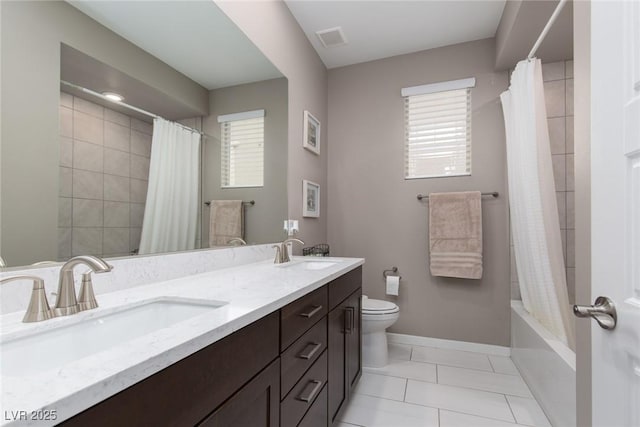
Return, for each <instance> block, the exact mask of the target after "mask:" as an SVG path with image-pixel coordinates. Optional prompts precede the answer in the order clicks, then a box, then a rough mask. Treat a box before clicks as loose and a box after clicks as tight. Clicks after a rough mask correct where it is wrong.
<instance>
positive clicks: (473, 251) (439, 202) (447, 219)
mask: <svg viewBox="0 0 640 427" xmlns="http://www.w3.org/2000/svg"><path fill="white" fill-rule="evenodd" d="M480 197H481V195H480V192H479V191H468V192H460V193H431V194H429V249H430V251H431V274H432V275H434V276H444V277H459V278H463V279H480V278H482V206H481V203H482V202H481V200H480Z"/></svg>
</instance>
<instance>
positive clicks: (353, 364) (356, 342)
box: [345, 291, 362, 394]
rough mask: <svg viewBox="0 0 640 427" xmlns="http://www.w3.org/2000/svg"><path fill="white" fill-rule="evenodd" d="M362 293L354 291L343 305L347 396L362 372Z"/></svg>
mask: <svg viewBox="0 0 640 427" xmlns="http://www.w3.org/2000/svg"><path fill="white" fill-rule="evenodd" d="M361 302H362V291H356V292H354V293H353V294H351V296H350V297H349V299H348V300H347V301H345V304H346V305H347V306H346V308H347V314H348V316H349V321H348V323H347V330H346V332H347V337H346V338H347V381H348V382H349V387H348V390H347V394H351V390H352V389H353V388H354V387H355V385H356V382H358V380H359V379H360V374H361V372H362V309H361V307H360V305H361Z"/></svg>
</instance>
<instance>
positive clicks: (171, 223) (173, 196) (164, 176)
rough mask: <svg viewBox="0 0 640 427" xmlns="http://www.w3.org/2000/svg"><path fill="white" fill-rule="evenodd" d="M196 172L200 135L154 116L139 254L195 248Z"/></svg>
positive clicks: (197, 174) (198, 159)
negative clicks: (147, 187)
mask: <svg viewBox="0 0 640 427" xmlns="http://www.w3.org/2000/svg"><path fill="white" fill-rule="evenodd" d="M199 175H200V134H199V133H197V132H193V131H190V130H189V129H186V128H185V127H184V126H180V125H178V124H177V123H172V122H169V121H166V120H164V119H161V118H156V119H154V121H153V139H152V143H151V162H150V167H149V189H148V191H147V204H146V205H145V209H144V221H143V223H142V236H141V238H140V249H139V253H140V254H151V253H160V252H174V251H181V250H187V249H195V245H196V233H197V226H198V200H199V199H198V194H199V185H200V184H199Z"/></svg>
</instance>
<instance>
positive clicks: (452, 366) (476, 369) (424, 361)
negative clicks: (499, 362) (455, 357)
mask: <svg viewBox="0 0 640 427" xmlns="http://www.w3.org/2000/svg"><path fill="white" fill-rule="evenodd" d="M409 362H417V363H430V364H431V365H442V366H448V367H450V368H460V369H469V370H471V371H479V372H488V373H490V374H494V373H495V372H493V371H487V370H486V369H478V368H469V367H467V366H459V365H458V366H456V365H448V364H446V363H441V362H429V361H426V360H409Z"/></svg>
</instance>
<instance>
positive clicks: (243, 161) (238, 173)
mask: <svg viewBox="0 0 640 427" xmlns="http://www.w3.org/2000/svg"><path fill="white" fill-rule="evenodd" d="M220 126H221V132H222V165H221V166H222V167H221V169H222V186H223V187H262V186H263V184H264V117H257V118H251V119H243V120H234V121H225V122H222V123H221V125H220Z"/></svg>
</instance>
